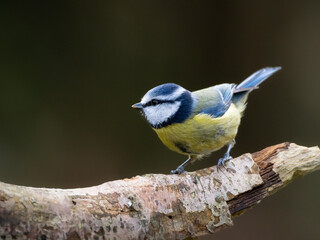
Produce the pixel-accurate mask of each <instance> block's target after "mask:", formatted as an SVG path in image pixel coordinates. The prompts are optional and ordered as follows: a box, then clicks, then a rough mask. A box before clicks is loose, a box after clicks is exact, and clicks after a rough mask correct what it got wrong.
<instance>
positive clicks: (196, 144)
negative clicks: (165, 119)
mask: <svg viewBox="0 0 320 240" xmlns="http://www.w3.org/2000/svg"><path fill="white" fill-rule="evenodd" d="M240 118H241V114H240V112H239V110H238V109H237V108H236V107H235V106H234V105H233V104H231V106H230V107H229V109H228V111H227V112H226V113H225V114H224V115H223V116H222V117H219V118H213V117H211V116H209V115H207V114H197V115H195V116H193V117H191V118H190V119H188V120H186V121H185V122H184V123H175V124H172V125H169V126H167V127H163V128H160V129H154V130H155V132H156V133H157V134H158V136H159V138H160V140H161V141H162V142H163V144H164V145H166V146H167V147H168V148H169V149H171V150H173V151H175V152H178V153H181V154H185V155H203V154H209V153H211V152H213V151H217V150H219V149H220V148H222V147H223V146H224V145H226V144H227V143H228V142H230V141H231V140H232V139H234V138H235V136H236V134H237V131H238V127H239V125H240Z"/></svg>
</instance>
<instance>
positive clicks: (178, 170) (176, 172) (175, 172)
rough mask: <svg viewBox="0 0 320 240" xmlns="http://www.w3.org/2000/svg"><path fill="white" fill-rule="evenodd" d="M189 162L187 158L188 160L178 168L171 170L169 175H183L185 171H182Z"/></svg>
mask: <svg viewBox="0 0 320 240" xmlns="http://www.w3.org/2000/svg"><path fill="white" fill-rule="evenodd" d="M190 160H191V157H190V156H189V157H188V159H187V160H186V161H185V162H184V163H182V164H181V165H180V166H179V167H177V169H176V170H171V172H170V173H171V174H181V173H184V172H185V170H184V167H185V166H186V165H187V164H188V163H189V162H190Z"/></svg>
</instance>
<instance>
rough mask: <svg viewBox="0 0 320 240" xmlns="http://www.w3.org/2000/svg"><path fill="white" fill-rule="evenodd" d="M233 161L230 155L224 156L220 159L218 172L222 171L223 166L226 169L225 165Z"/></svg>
mask: <svg viewBox="0 0 320 240" xmlns="http://www.w3.org/2000/svg"><path fill="white" fill-rule="evenodd" d="M231 159H232V157H231V156H230V155H229V154H228V155H224V157H223V158H220V159H219V161H218V170H219V169H220V167H221V165H222V166H223V167H224V168H225V163H226V162H227V161H229V160H231Z"/></svg>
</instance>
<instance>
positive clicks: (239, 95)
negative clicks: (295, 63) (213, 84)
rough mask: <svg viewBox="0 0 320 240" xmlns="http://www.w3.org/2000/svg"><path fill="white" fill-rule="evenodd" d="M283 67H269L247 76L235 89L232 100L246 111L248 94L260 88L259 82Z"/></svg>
mask: <svg viewBox="0 0 320 240" xmlns="http://www.w3.org/2000/svg"><path fill="white" fill-rule="evenodd" d="M280 69H281V67H267V68H263V69H260V70H258V71H256V72H255V73H253V74H252V75H250V76H249V77H248V78H246V79H245V80H244V81H243V82H241V83H240V84H239V85H237V86H236V87H235V89H234V92H233V93H234V95H233V97H232V102H233V103H234V104H235V105H236V106H237V107H238V108H240V109H241V111H244V109H245V107H246V101H247V98H248V94H249V93H250V92H251V91H252V90H254V89H257V88H259V84H261V83H262V82H263V81H264V80H266V79H267V78H269V77H270V76H271V75H272V74H274V73H275V72H277V71H279V70H280Z"/></svg>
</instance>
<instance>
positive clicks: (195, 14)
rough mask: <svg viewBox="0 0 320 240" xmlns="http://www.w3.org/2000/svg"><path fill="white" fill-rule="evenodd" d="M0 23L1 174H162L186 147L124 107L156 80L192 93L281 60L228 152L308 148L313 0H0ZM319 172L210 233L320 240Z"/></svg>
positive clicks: (61, 178)
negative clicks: (168, 143)
mask: <svg viewBox="0 0 320 240" xmlns="http://www.w3.org/2000/svg"><path fill="white" fill-rule="evenodd" d="M0 31H1V34H0V181H4V182H8V183H14V184H20V185H27V186H35V187H58V188H73V187H84V186H91V185H96V184H100V183H102V182H105V181H110V180H115V179H120V178H125V177H132V176H135V175H138V174H144V173H168V172H169V171H170V170H171V169H174V168H175V167H176V166H177V165H178V164H180V163H181V162H182V161H183V160H185V157H184V156H182V155H178V154H176V153H174V152H171V151H169V150H168V149H166V148H165V147H164V146H163V145H162V144H161V142H160V141H159V140H158V139H157V137H156V135H155V133H154V132H153V131H152V130H151V128H150V127H149V126H148V124H147V123H146V121H145V120H144V119H142V117H141V116H140V114H139V113H138V112H136V111H134V110H133V109H131V105H132V104H133V103H135V102H137V101H139V100H140V98H141V97H142V96H143V95H144V93H145V92H146V91H147V90H149V89H150V88H152V87H154V86H156V85H159V84H162V83H166V82H175V83H177V84H180V85H182V86H183V87H185V88H187V89H189V90H197V89H201V88H205V87H208V86H211V85H215V84H219V83H223V82H235V83H239V82H240V81H241V80H243V79H244V78H246V77H247V76H249V75H250V74H251V73H253V72H254V71H256V70H258V69H260V68H262V67H265V66H282V67H283V69H282V70H281V71H280V72H278V73H276V74H275V75H274V76H273V77H272V78H270V79H269V80H267V81H266V82H265V83H263V85H262V86H261V88H260V89H259V90H257V91H255V92H254V93H252V94H251V95H250V98H249V104H248V108H247V111H246V113H245V116H244V118H243V121H242V124H241V127H240V130H239V134H238V136H237V144H236V146H235V148H234V150H233V151H232V155H233V156H238V155H240V154H243V153H246V152H255V151H258V150H260V149H262V148H264V147H266V146H269V145H272V144H277V143H281V142H284V141H290V142H295V143H297V144H301V145H305V146H314V145H319V133H320V126H319V120H320V109H319V103H318V99H319V90H320V82H319V79H320V65H319V63H320V1H296V2H295V1H145V2H141V1H130V2H123V1H112V2H111V1H110V2H109V1H108V2H107V1H91V2H90V3H89V2H88V3H84V2H75V1H74V2H72V1H68V2H64V3H59V2H51V3H49V2H46V3H44V2H32V1H26V2H24V3H17V2H16V3H15V4H14V3H12V2H11V3H10V4H8V3H5V2H4V1H3V2H1V4H0ZM223 151H224V150H223ZM223 151H219V152H217V153H215V154H213V155H212V156H211V157H209V158H206V159H204V160H203V161H201V162H199V163H196V164H194V165H193V166H191V167H189V168H188V170H195V169H199V168H202V167H206V166H211V165H213V164H216V162H217V159H218V158H219V157H220V156H221V155H222V154H223ZM319 180H320V174H319V172H317V173H314V174H311V175H309V176H307V177H304V178H301V179H299V180H298V181H296V182H294V183H292V184H290V185H289V186H288V187H286V188H285V189H283V190H282V191H281V192H279V193H277V194H275V195H274V196H273V197H271V198H268V199H266V200H264V201H263V203H262V204H259V206H257V207H255V208H254V209H253V210H251V211H249V212H247V213H246V214H245V215H243V216H242V217H239V218H238V219H236V220H235V226H234V227H233V228H230V229H228V230H224V231H221V232H219V233H217V234H215V235H214V237H213V236H212V239H213V238H215V239H235V238H236V239H238V240H241V239H246V240H248V239H261V240H264V239H319V238H320V228H319V215H320V206H319V203H320V190H319ZM207 239H210V238H207Z"/></svg>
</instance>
